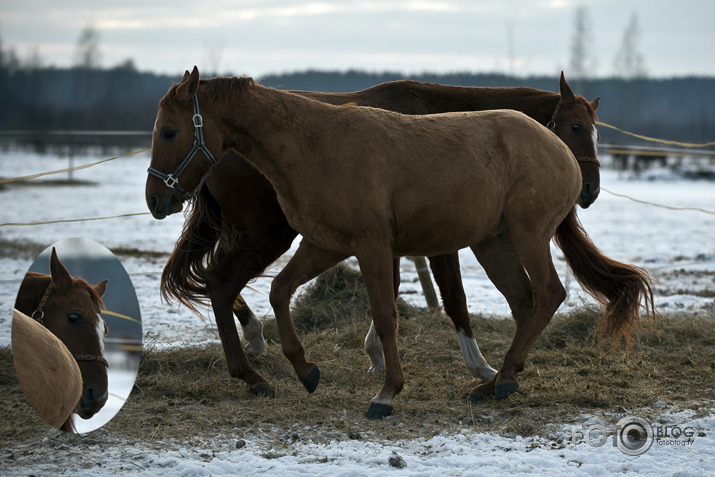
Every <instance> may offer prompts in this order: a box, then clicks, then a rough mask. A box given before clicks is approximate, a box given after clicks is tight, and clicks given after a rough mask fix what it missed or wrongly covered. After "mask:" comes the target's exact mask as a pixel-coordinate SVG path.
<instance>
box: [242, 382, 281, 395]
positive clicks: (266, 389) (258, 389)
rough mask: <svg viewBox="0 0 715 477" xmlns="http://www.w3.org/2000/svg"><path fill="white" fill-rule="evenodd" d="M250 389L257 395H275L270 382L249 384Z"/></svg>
mask: <svg viewBox="0 0 715 477" xmlns="http://www.w3.org/2000/svg"><path fill="white" fill-rule="evenodd" d="M248 391H249V392H250V393H251V394H255V395H256V396H266V397H275V394H274V393H273V388H272V387H271V386H270V384H268V383H257V384H249V385H248Z"/></svg>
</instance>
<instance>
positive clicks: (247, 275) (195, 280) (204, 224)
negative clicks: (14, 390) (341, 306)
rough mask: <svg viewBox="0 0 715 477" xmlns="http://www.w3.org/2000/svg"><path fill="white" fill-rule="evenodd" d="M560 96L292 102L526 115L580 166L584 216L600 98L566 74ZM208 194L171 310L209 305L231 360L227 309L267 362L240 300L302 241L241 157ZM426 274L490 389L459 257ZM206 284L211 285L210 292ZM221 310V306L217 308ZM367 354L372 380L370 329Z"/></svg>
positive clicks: (173, 274) (592, 191)
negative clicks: (577, 90)
mask: <svg viewBox="0 0 715 477" xmlns="http://www.w3.org/2000/svg"><path fill="white" fill-rule="evenodd" d="M559 90H560V92H559V93H553V92H549V91H542V90H536V89H532V88H474V87H460V86H444V85H439V84H430V83H418V82H415V81H405V80H403V81H394V82H389V83H384V84H381V85H377V86H374V87H372V88H368V89H366V90H363V91H358V92H354V93H314V92H307V91H292V92H293V93H296V94H299V95H301V96H306V97H310V98H313V99H317V100H319V101H323V102H326V103H330V104H347V103H352V104H356V105H358V106H374V107H380V108H382V109H388V110H392V111H396V112H401V113H405V114H425V113H429V114H434V113H442V112H448V111H458V110H465V111H467V110H483V109H500V108H510V109H516V110H521V111H522V112H524V113H526V114H527V115H529V116H531V117H533V118H534V119H536V120H537V121H539V122H540V123H542V124H543V125H545V126H547V125H548V126H549V127H550V128H551V129H552V130H554V132H555V133H556V134H557V135H558V136H559V137H560V138H561V139H562V140H563V141H564V142H565V143H566V144H567V145H569V147H570V149H571V150H572V152H573V153H574V155H575V156H576V157H577V158H579V166H580V169H581V175H582V177H583V180H582V182H583V183H582V187H581V194H580V196H579V204H580V205H581V206H582V207H588V206H589V205H590V204H591V203H592V202H593V201H594V200H595V199H596V197H597V196H598V192H599V167H598V161H597V160H596V151H595V141H594V137H593V136H594V134H589V131H595V125H594V121H595V116H594V114H593V111H594V110H595V109H596V108H597V107H598V98H597V99H595V100H594V101H592V102H590V103H589V102H587V101H586V100H585V99H584V98H583V97H581V96H576V95H574V94H573V92H572V90H571V88H570V87H569V85H568V83H567V82H566V80H565V78H564V76H563V74H562V75H561V79H560V83H559ZM205 184H206V189H208V191H209V192H210V194H209V192H207V191H206V189H204V190H203V191H202V192H201V193H200V194H198V195H197V197H196V203H195V204H194V206H193V207H192V208H191V209H190V214H189V216H188V218H187V221H186V225H185V227H184V230H183V232H182V234H181V237H180V238H179V240H178V241H177V244H176V247H175V248H174V251H173V253H172V255H171V257H170V258H169V261H168V262H167V264H166V266H165V267H164V273H163V275H162V284H161V287H162V295H163V297H164V298H165V299H167V300H168V301H171V300H172V299H174V298H175V299H177V300H178V301H179V302H181V303H184V304H185V305H186V306H188V307H189V308H191V309H193V310H194V311H196V312H198V310H197V309H196V305H197V304H199V303H206V297H208V296H209V295H210V296H211V303H213V304H214V311H215V317H216V321H217V324H218V327H219V330H222V332H221V339H222V343H223V346H224V349H226V350H227V351H226V356H227V357H230V356H233V355H235V354H236V352H235V351H231V350H240V348H241V343H240V340H239V338H238V334H237V332H236V330H235V324H234V323H233V319H232V317H231V313H230V311H227V310H229V300H230V302H231V303H233V305H234V306H233V312H234V314H235V315H236V317H237V318H238V320H239V322H240V323H241V326H242V329H243V335H244V339H245V340H246V345H245V349H246V350H247V351H251V352H258V353H260V352H263V351H264V350H265V343H264V340H263V335H262V325H261V323H260V322H259V321H258V320H257V319H256V318H255V316H254V314H253V313H252V311H251V310H250V308H249V307H248V306H247V305H246V304H245V301H244V300H243V298H242V297H241V296H240V294H239V293H240V291H241V290H242V289H243V287H244V286H245V285H246V283H248V281H249V280H250V279H252V278H254V277H255V276H257V275H259V274H260V273H262V272H263V271H264V270H265V268H266V267H267V266H268V265H270V264H271V263H272V262H273V261H275V260H276V259H277V258H278V257H279V256H280V255H281V254H282V253H284V252H285V251H286V250H287V249H288V248H289V247H290V245H291V243H292V241H293V239H294V238H295V237H296V236H297V232H296V231H295V230H294V229H292V228H291V227H290V225H288V223H287V221H286V219H285V215H284V214H283V212H282V210H281V209H280V206H279V205H278V201H277V198H276V193H275V191H274V190H273V187H272V186H271V184H270V182H268V180H266V179H265V177H264V176H263V175H261V174H260V173H259V172H258V171H256V170H255V169H254V168H253V167H252V166H251V165H250V164H249V163H248V162H246V161H245V160H243V159H241V158H240V156H237V155H236V153H235V152H233V151H229V152H228V153H227V154H226V155H225V157H224V158H222V160H221V161H219V163H218V164H216V165H215V166H213V168H212V170H211V172H210V173H209V174H208V176H207V177H206V183H205ZM236 184H239V185H240V187H236ZM175 200H177V201H179V203H180V202H181V201H183V197H181V196H179V195H176V196H175ZM174 205H175V204H174ZM219 209H221V210H219ZM222 211H223V212H222ZM232 214H233V215H232ZM221 231H223V233H224V234H225V235H229V237H228V238H226V237H224V240H223V243H221V244H220V245H219V246H218V247H217V246H216V245H217V242H219V239H220V238H221ZM247 232H250V235H248V234H247ZM480 261H483V262H484V265H485V267H489V266H490V265H491V264H490V262H489V260H483V259H481V258H480ZM430 266H431V268H432V271H433V274H434V277H435V281H436V282H437V285H438V286H439V288H440V290H441V292H442V297H443V302H444V306H445V311H446V313H447V315H448V316H449V317H450V319H451V320H452V321H453V323H454V326H455V330H456V331H457V336H458V340H459V344H460V348H461V349H462V352H463V355H464V360H465V364H466V366H467V369H468V371H469V372H470V374H471V375H472V376H474V377H476V378H479V379H482V380H485V381H488V380H489V379H491V378H492V377H493V376H494V374H495V373H496V371H495V370H493V369H492V368H491V367H490V366H489V365H488V364H487V363H486V361H485V360H484V358H483V357H482V355H481V352H480V351H479V347H478V345H477V344H476V340H475V339H474V334H473V332H472V329H471V326H470V323H469V314H468V310H467V304H466V299H465V294H464V289H463V287H462V282H461V276H460V271H459V262H458V259H457V254H456V253H455V254H447V255H441V256H436V257H430ZM492 266H494V265H492ZM394 279H395V287H396V288H395V294H396V293H397V286H398V285H399V259H397V262H396V263H395V268H394ZM207 282H211V283H212V284H213V286H212V290H211V291H210V292H209V291H208V290H207V288H206V283H207ZM236 296H237V298H236V300H235V303H234V301H233V298H234V297H236ZM219 301H224V302H225V304H224V305H217V303H218V302H219ZM206 304H208V303H206ZM365 349H366V351H367V352H368V356H369V357H370V362H371V368H370V370H371V371H382V370H384V358H383V356H382V345H381V343H380V342H379V339H377V335H376V333H375V328H374V326H372V325H371V327H370V332H369V333H368V335H367V337H366V339H365ZM238 366H239V365H238V364H236V363H231V362H229V370H231V371H232V375H238V374H240V372H236V370H237V369H238Z"/></svg>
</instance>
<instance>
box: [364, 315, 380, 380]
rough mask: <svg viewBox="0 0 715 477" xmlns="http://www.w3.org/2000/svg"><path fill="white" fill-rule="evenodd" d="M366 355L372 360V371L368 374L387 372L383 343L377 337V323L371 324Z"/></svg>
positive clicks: (366, 338) (366, 341) (366, 339)
mask: <svg viewBox="0 0 715 477" xmlns="http://www.w3.org/2000/svg"><path fill="white" fill-rule="evenodd" d="M365 353H367V356H368V358H370V369H368V371H367V372H368V373H376V374H377V373H384V372H385V355H384V354H383V353H382V341H380V337H379V336H377V330H375V323H373V322H370V331H368V332H367V336H365Z"/></svg>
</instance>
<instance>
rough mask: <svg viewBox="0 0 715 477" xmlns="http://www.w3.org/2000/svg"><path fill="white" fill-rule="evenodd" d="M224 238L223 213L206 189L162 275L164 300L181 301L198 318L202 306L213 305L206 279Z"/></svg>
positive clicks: (190, 214) (194, 207)
mask: <svg viewBox="0 0 715 477" xmlns="http://www.w3.org/2000/svg"><path fill="white" fill-rule="evenodd" d="M221 235H222V216H221V209H220V207H219V206H218V204H217V203H216V201H215V200H214V198H213V197H212V196H211V194H209V193H208V192H207V190H206V189H205V188H204V189H203V190H202V192H201V194H199V196H198V197H197V198H196V201H195V202H194V204H193V205H192V207H191V209H189V210H188V211H187V217H186V220H185V222H184V228H183V230H182V231H181V236H180V237H179V239H178V240H177V242H176V245H175V246H174V251H173V252H172V253H171V256H170V257H169V260H168V261H167V263H166V265H165V266H164V271H163V272H162V274H161V287H160V289H161V296H162V298H163V299H164V300H166V301H167V302H168V303H172V302H174V301H178V302H179V303H181V304H183V305H185V306H186V307H187V308H189V309H190V310H192V311H193V312H194V313H197V314H199V315H200V314H201V312H200V311H199V309H198V307H199V306H208V305H210V299H209V298H208V289H207V287H206V280H205V278H204V277H205V276H206V273H207V272H208V269H209V268H210V266H211V264H212V263H215V260H216V256H217V254H218V253H219V248H220V247H217V243H218V242H219V240H220V239H221Z"/></svg>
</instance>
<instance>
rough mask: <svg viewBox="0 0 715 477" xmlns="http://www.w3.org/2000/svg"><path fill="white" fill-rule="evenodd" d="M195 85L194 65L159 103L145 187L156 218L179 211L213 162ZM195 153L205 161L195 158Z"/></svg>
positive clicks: (193, 195)
mask: <svg viewBox="0 0 715 477" xmlns="http://www.w3.org/2000/svg"><path fill="white" fill-rule="evenodd" d="M198 87H199V70H198V68H196V67H195V66H194V70H193V71H192V72H191V73H189V72H188V71H186V73H185V74H184V77H183V78H182V79H181V82H179V83H178V84H175V85H174V86H172V87H171V88H170V89H169V92H168V93H167V94H166V95H165V96H164V97H163V98H162V99H161V101H160V102H159V111H158V113H157V116H156V122H155V123H154V131H153V133H152V144H151V163H150V167H149V169H148V171H147V172H148V173H149V176H148V177H147V182H146V190H145V193H146V201H147V206H148V207H149V210H150V211H151V213H152V215H153V216H154V218H155V219H159V220H161V219H163V218H165V217H166V216H167V215H171V214H173V213H176V212H180V211H181V210H182V208H183V202H184V201H185V200H189V201H190V200H192V199H193V197H195V195H196V194H197V193H198V191H199V190H200V188H201V186H202V185H203V182H204V178H205V177H206V175H207V174H208V172H209V168H210V167H211V166H212V165H214V164H215V163H216V159H214V156H213V155H212V154H211V152H210V151H209V148H208V147H207V146H206V143H205V142H204V118H203V116H202V115H201V113H200V112H199V105H198V98H197V96H196V92H197V90H198ZM216 150H218V148H217V149H216ZM186 151H189V153H188V154H187V153H186ZM197 154H202V155H203V156H204V158H205V159H206V160H205V161H202V160H194V159H195V158H196V156H197ZM182 157H183V160H182Z"/></svg>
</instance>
